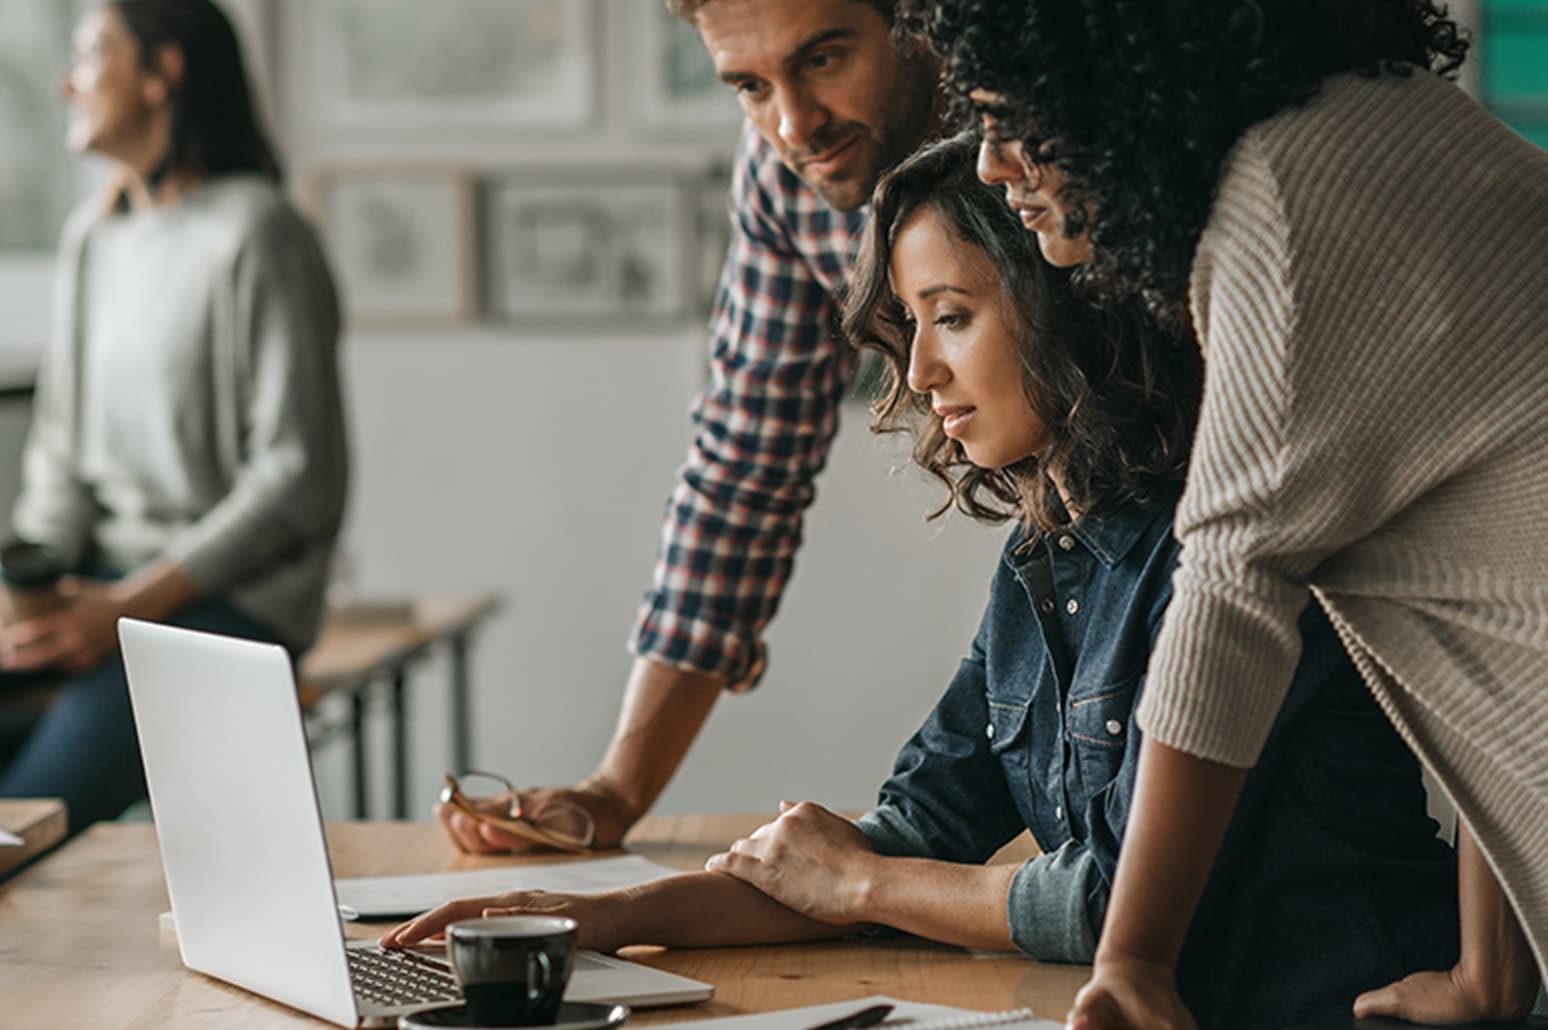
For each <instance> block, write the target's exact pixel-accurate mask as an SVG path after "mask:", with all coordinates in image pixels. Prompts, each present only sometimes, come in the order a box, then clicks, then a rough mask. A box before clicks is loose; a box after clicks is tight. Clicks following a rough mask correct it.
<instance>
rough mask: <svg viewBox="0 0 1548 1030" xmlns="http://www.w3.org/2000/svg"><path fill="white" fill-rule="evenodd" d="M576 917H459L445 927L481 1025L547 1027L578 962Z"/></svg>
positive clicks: (448, 946)
mask: <svg viewBox="0 0 1548 1030" xmlns="http://www.w3.org/2000/svg"><path fill="white" fill-rule="evenodd" d="M575 939H576V924H575V920H573V919H570V918H568V917H567V916H538V915H515V916H491V917H489V918H487V919H460V920H458V921H457V922H455V923H452V924H451V925H450V926H448V927H447V928H446V951H447V955H448V956H449V957H450V959H451V965H452V972H453V973H454V974H455V975H456V977H457V982H458V983H459V984H460V985H461V986H462V996H463V998H464V999H465V1000H466V1002H467V1011H468V1016H469V1019H470V1020H471V1022H472V1023H473V1024H474V1025H477V1026H543V1025H545V1024H551V1023H553V1022H554V1020H555V1019H557V1018H558V1017H559V1003H560V1002H562V1001H563V1000H564V989H565V986H566V985H568V984H569V982H570V971H571V969H573V968H574V966H575Z"/></svg>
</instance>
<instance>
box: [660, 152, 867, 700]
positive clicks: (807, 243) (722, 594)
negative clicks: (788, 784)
mask: <svg viewBox="0 0 1548 1030" xmlns="http://www.w3.org/2000/svg"><path fill="white" fill-rule="evenodd" d="M736 169H737V170H736V175H735V179H734V182H733V185H732V190H731V211H732V225H733V234H732V242H731V246H730V249H729V251H728V253H727V255H726V262H725V265H724V268H723V271H722V274H721V281H720V287H719V291H718V296H717V300H716V305H715V312H714V315H713V317H712V320H711V324H710V332H711V343H710V345H711V354H710V380H709V383H708V384H707V385H706V387H705V389H704V391H703V392H702V393H701V394H700V395H699V397H698V399H697V401H696V402H695V404H694V406H693V412H692V421H693V428H694V433H693V440H692V443H691V445H690V447H689V450H688V455H687V458H686V460H685V461H684V463H683V465H682V466H681V467H680V469H679V472H678V481H677V485H676V488H675V489H674V490H673V492H672V496H671V498H670V500H669V501H668V504H667V512H666V520H665V524H664V526H663V528H662V533H661V544H660V550H659V552H658V554H657V561H656V568H655V576H654V582H653V584H652V586H651V589H650V590H649V591H648V592H647V594H646V595H645V600H644V603H643V604H642V606H641V608H640V612H639V616H638V619H637V621H636V623H635V626H634V631H633V633H632V634H631V637H630V649H631V650H632V651H634V653H635V654H637V655H640V656H642V657H647V658H650V659H652V660H655V661H658V662H661V663H663V664H667V665H671V666H674V667H677V668H686V669H693V670H697V671H701V672H706V673H711V674H714V675H717V676H721V677H724V678H725V680H726V681H727V684H728V685H729V686H730V688H731V689H733V690H745V689H748V688H750V687H752V686H754V685H755V684H756V683H757V681H758V679H759V677H760V676H761V675H762V673H763V669H764V665H765V649H764V644H763V640H762V634H763V629H764V627H765V626H766V625H767V624H768V622H769V620H770V619H772V618H773V616H774V613H775V610H776V609H777V608H778V605H779V599H780V595H781V594H782V592H783V591H784V588H785V584H786V582H787V581H788V580H789V578H790V573H791V569H792V567H793V563H794V559H795V553H796V550H797V548H798V547H799V546H800V543H801V520H802V513H803V512H804V511H805V509H806V507H807V505H809V504H810V503H811V501H812V497H813V495H814V486H813V483H814V480H815V479H816V476H817V474H818V472H820V471H821V470H822V467H823V465H824V463H825V462H826V461H827V456H828V448H829V445H830V443H831V442H832V439H833V436H834V433H835V432H836V431H837V429H838V412H839V404H840V400H841V398H842V395H843V391H844V387H845V384H846V382H847V380H848V378H849V376H850V371H851V370H850V364H851V357H850V354H849V352H848V350H847V348H846V347H844V346H843V345H842V344H841V343H840V341H839V339H838V336H837V333H836V331H835V318H836V310H837V308H836V299H835V298H836V294H837V293H838V291H839V290H841V289H842V284H843V281H844V278H845V276H846V275H847V274H848V269H849V266H850V263H851V262H852V255H853V252H854V246H855V242H856V241H857V239H858V235H859V228H860V225H861V224H862V220H863V218H864V214H863V212H838V211H834V210H832V209H830V208H828V207H826V206H825V205H823V204H822V202H821V201H820V200H819V199H818V198H817V197H816V196H815V194H813V193H812V192H811V191H810V190H809V189H808V188H807V187H805V186H804V185H803V184H802V183H801V182H800V180H799V179H797V178H796V177H795V176H794V175H793V174H792V173H790V172H789V171H788V170H787V169H785V168H784V167H783V166H782V165H780V164H779V161H778V159H777V156H776V155H774V153H773V151H772V150H771V149H770V148H769V147H768V145H767V144H765V143H764V142H763V141H762V140H761V139H759V138H758V136H757V134H756V133H754V132H752V131H751V130H744V133H743V138H742V143H741V146H740V148H739V152H738V157H737V163H736Z"/></svg>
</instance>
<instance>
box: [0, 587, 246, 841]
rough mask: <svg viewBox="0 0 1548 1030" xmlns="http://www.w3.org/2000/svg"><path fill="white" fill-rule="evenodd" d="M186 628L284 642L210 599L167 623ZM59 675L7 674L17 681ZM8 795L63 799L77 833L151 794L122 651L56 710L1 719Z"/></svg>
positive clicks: (62, 698)
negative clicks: (13, 719) (6, 720)
mask: <svg viewBox="0 0 1548 1030" xmlns="http://www.w3.org/2000/svg"><path fill="white" fill-rule="evenodd" d="M165 621H166V622H167V623H168V624H169V625H173V626H182V627H184V628H186V629H197V630H204V631H206V632H210V633H223V634H225V635H227V636H234V637H246V638H248V639H251V640H262V641H267V642H270V643H273V642H276V641H275V638H274V634H273V633H272V632H271V631H270V630H268V629H266V628H265V627H263V626H261V625H259V624H258V623H257V622H254V621H253V620H252V619H250V618H248V617H247V616H246V615H243V614H242V613H241V612H239V611H237V610H236V609H235V608H232V607H231V606H230V605H228V604H225V603H223V602H221V601H203V602H200V603H198V604H195V605H192V606H190V607H188V608H186V609H184V610H183V611H181V612H178V613H177V614H176V615H173V616H171V617H170V618H168V619H166V620H165ZM49 679H53V677H49V676H47V675H43V676H33V675H28V676H25V677H21V676H16V675H13V674H8V673H0V692H3V691H4V690H5V688H6V686H7V685H9V684H13V683H23V682H26V683H33V682H39V681H43V680H49ZM234 729H235V728H234V727H230V726H190V727H189V728H188V732H190V733H229V732H233V730H234ZM0 797H4V798H26V797H31V798H44V797H47V798H61V799H63V800H64V802H65V804H66V806H68V810H69V817H70V834H71V835H72V836H73V835H75V834H77V833H79V832H80V831H82V830H84V829H86V827H88V826H90V825H91V824H92V823H94V822H97V821H98V820H101V819H112V818H113V817H115V816H117V815H119V814H121V813H122V812H123V810H124V809H126V808H128V807H129V806H130V805H132V804H134V803H135V802H136V801H138V800H140V799H141V798H143V797H145V773H144V770H143V769H142V768H141V765H140V743H139V740H138V738H137V737H136V735H135V731H134V715H133V712H132V710H131V709H130V706H129V687H128V683H127V682H126V680H125V676H124V662H123V659H122V658H121V657H119V656H118V655H117V654H115V655H114V656H113V657H112V658H110V659H109V660H108V661H105V662H103V663H102V664H101V665H99V666H97V667H96V668H95V669H90V670H88V671H86V672H83V673H78V674H76V675H75V676H73V677H72V678H70V679H69V680H68V681H67V682H65V683H64V684H63V685H62V687H61V688H60V692H59V694H58V696H57V697H56V698H55V699H54V701H53V703H52V704H51V705H49V707H48V710H47V711H46V712H44V713H43V714H42V715H41V716H37V717H35V718H32V719H30V720H27V721H23V722H21V723H15V722H13V723H10V724H6V723H4V722H0Z"/></svg>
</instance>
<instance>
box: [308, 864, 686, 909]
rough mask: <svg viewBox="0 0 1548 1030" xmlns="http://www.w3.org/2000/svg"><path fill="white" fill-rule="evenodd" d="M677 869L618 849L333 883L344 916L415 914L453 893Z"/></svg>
mask: <svg viewBox="0 0 1548 1030" xmlns="http://www.w3.org/2000/svg"><path fill="white" fill-rule="evenodd" d="M680 871H681V870H678V869H669V868H667V867H666V866H664V865H661V864H660V863H658V862H652V861H650V860H649V859H645V858H641V857H640V856H639V855H619V856H615V857H613V858H590V859H580V860H576V861H569V862H553V863H550V864H547V865H513V866H507V867H503V868H499V869H474V870H469V871H467V872H460V873H428V874H421V875H417V876H365V877H354V878H340V879H338V880H335V881H334V885H335V887H336V888H337V889H338V894H339V911H340V912H341V913H342V914H343V916H344V918H346V919H386V918H398V917H407V916H410V915H417V914H419V913H420V912H423V911H425V910H426V909H431V908H434V907H435V906H437V905H439V904H441V903H443V902H447V901H451V900H452V899H453V898H470V897H478V896H480V895H484V894H503V893H505V892H506V891H515V890H544V891H563V892H565V893H567V894H599V893H601V892H602V891H610V890H614V889H615V888H618V887H633V886H635V885H636V884H641V883H649V882H650V881H652V880H660V879H662V878H663V877H667V876H674V875H676V874H677V873H678V872H680Z"/></svg>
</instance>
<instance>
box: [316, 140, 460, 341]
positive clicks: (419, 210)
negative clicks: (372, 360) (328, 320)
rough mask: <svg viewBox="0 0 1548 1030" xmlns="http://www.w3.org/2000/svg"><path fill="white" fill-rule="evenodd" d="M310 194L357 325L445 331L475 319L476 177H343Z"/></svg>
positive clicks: (424, 172)
mask: <svg viewBox="0 0 1548 1030" xmlns="http://www.w3.org/2000/svg"><path fill="white" fill-rule="evenodd" d="M309 193H310V194H311V201H310V203H311V206H312V208H313V209H314V211H315V212H316V215H317V218H318V221H319V223H320V225H321V227H322V233H323V238H324V240H325V242H326V244H327V248H328V253H329V255H330V256H331V258H332V259H333V263H334V271H335V274H336V275H337V276H338V278H339V280H340V288H341V290H342V292H343V295H344V306H345V309H346V310H347V311H348V312H349V315H350V319H351V321H352V322H356V323H359V324H361V325H367V326H376V327H397V326H414V325H422V324H427V323H430V324H446V323H455V322H462V321H466V320H468V319H470V318H472V317H473V316H474V315H475V314H476V312H477V307H478V298H477V281H478V277H477V275H476V274H475V271H474V261H475V247H474V242H473V237H474V225H473V219H474V214H475V206H476V192H475V188H474V181H473V177H472V176H471V175H469V174H468V173H466V172H463V171H460V170H436V169H400V170H390V169H387V170H381V169H357V170H349V169H335V170H330V171H327V172H324V173H322V174H321V175H319V176H317V177H316V178H315V179H314V180H313V182H312V184H311V188H310V190H309Z"/></svg>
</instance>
